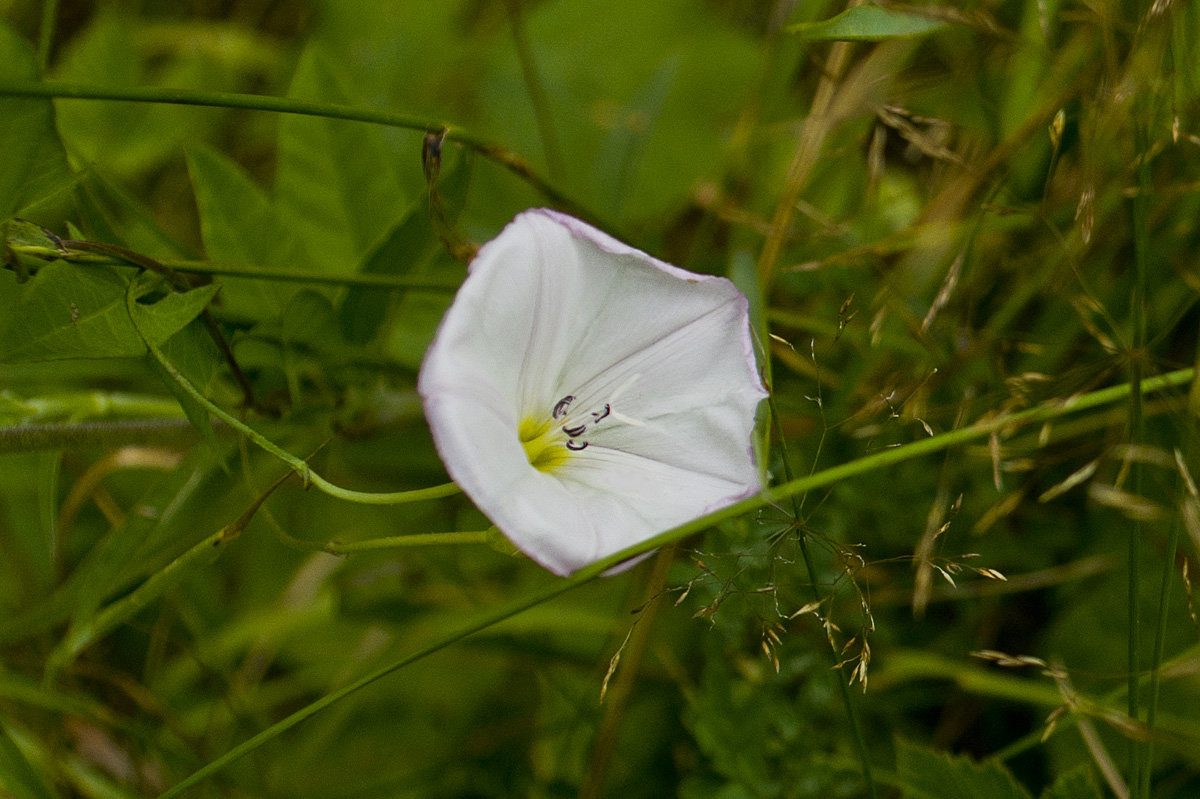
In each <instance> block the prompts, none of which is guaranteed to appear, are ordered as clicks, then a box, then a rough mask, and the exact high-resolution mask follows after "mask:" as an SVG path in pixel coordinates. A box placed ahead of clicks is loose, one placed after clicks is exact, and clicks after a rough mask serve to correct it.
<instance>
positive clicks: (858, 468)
mask: <svg viewBox="0 0 1200 799" xmlns="http://www.w3.org/2000/svg"><path fill="white" fill-rule="evenodd" d="M1194 376H1195V370H1194V369H1180V370H1178V371H1175V372H1169V373H1167V374H1163V375H1158V376H1156V377H1150V378H1145V379H1143V380H1142V383H1141V391H1142V393H1143V394H1150V393H1156V392H1159V391H1164V390H1166V389H1170V388H1178V387H1180V386H1183V385H1186V384H1188V383H1190V382H1191V381H1192V380H1193V378H1194ZM1130 390H1131V387H1130V385H1129V384H1128V383H1126V384H1122V385H1118V386H1112V387H1109V388H1104V389H1100V390H1098V391H1093V392H1090V393H1088V394H1080V395H1077V396H1074V397H1069V398H1067V399H1065V400H1061V401H1056V402H1048V403H1046V404H1043V405H1039V406H1037V407H1034V408H1028V409H1026V410H1022V411H1016V412H1012V413H1007V414H999V415H996V416H993V417H991V418H987V419H983V420H981V421H978V422H976V423H974V424H972V425H968V426H967V427H963V428H960V429H958V430H951V431H949V432H947V433H942V434H940V435H936V436H931V437H930V438H926V439H922V440H920V441H914V442H912V443H910V444H904V445H901V446H898V447H893V448H891V449H885V450H881V451H879V452H875V453H872V454H870V455H866V456H864V457H862V458H857V459H855V460H853V461H850V462H849V463H844V464H840V465H838V466H833V467H830V468H828V469H823V470H821V471H818V472H814V473H812V474H809V475H806V476H804V477H798V478H796V479H794V480H789V481H787V482H785V483H783V484H782V485H778V486H774V487H772V488H768V489H767V490H765V491H763V492H762V493H761V494H759V495H758V496H756V497H751V498H749V499H745V500H742V501H741V502H738V503H735V504H733V505H730V506H729V507H727V508H724V509H722V510H719V511H717V512H715V513H711V514H709V515H707V516H704V517H702V518H699V519H696V520H694V521H691V522H688V523H687V524H682V525H680V526H678V527H675V528H672V529H670V530H667V531H665V532H663V533H660V534H659V535H656V536H654V537H653V538H650V539H648V540H646V541H643V542H641V543H640V544H635V545H634V546H631V547H627V548H626V549H623V550H621V551H620V552H617V553H615V554H613V555H609V556H608V557H606V558H603V559H602V560H599V561H597V562H596V563H593V564H592V565H591V566H587V567H586V568H583V569H580V570H579V571H577V572H575V573H574V574H572V575H571V576H569V577H563V578H559V579H557V580H554V581H552V582H549V583H547V584H546V585H544V586H542V587H541V588H539V589H537V590H535V591H533V592H531V593H529V594H527V595H525V596H523V597H519V598H517V599H515V600H513V601H512V602H509V603H507V604H504V605H501V606H499V607H493V608H488V609H486V610H483V611H481V612H479V613H478V614H477V615H475V616H474V617H473V618H471V619H468V620H467V621H465V622H463V623H462V624H460V625H459V626H458V627H456V628H454V629H452V630H450V631H448V632H446V633H444V634H443V635H442V636H441V637H440V638H438V639H436V640H434V641H432V642H430V643H428V644H426V645H425V646H423V647H421V648H419V649H417V650H415V651H413V652H411V653H410V654H408V655H406V656H404V657H402V658H400V659H399V660H396V661H394V662H392V663H389V664H387V665H385V666H382V667H381V668H378V669H376V670H375V671H372V672H370V673H368V674H366V675H364V676H362V677H360V678H359V679H357V680H355V681H354V682H352V683H349V684H348V685H345V686H343V687H341V688H339V689H337V690H336V691H333V692H332V693H329V694H326V695H325V696H323V697H321V698H320V699H318V700H317V701H315V702H313V703H312V704H310V705H307V706H306V707H303V708H301V709H300V710H298V711H296V712H294V713H292V714H291V715H289V716H287V717H286V718H283V719H281V720H280V721H277V722H276V723H275V724H272V725H271V726H270V727H267V728H266V729H264V730H263V731H262V732H260V733H258V734H257V735H255V736H253V737H252V738H249V739H248V740H246V741H243V742H242V743H240V744H238V745H237V746H235V747H233V748H232V749H230V750H229V751H228V752H226V753H225V754H223V755H221V756H220V757H218V758H216V759H215V760H213V761H211V762H209V763H208V764H207V765H205V766H203V767H202V768H200V769H198V770H196V771H195V772H193V773H192V774H190V775H189V776H188V777H186V778H184V779H183V780H182V781H181V782H179V783H177V784H176V785H175V786H173V787H172V788H170V789H169V790H167V791H166V792H164V793H163V794H161V795H160V796H159V797H158V799H174V797H177V796H181V795H183V794H184V793H185V792H186V791H188V790H190V789H191V788H192V787H194V786H196V785H197V784H199V783H200V782H203V781H204V780H205V779H207V778H208V777H210V776H212V775H213V774H215V773H217V772H219V771H221V770H222V769H224V768H225V767H226V766H228V765H229V764H230V763H232V762H234V761H235V760H238V759H239V758H241V757H243V756H244V755H246V754H248V753H250V752H252V751H254V750H255V749H258V748H259V747H260V746H262V745H263V744H265V743H267V742H268V741H270V740H272V739H274V738H276V737H278V736H279V735H281V734H282V733H284V732H286V731H287V730H289V729H291V728H292V727H294V726H296V725H297V724H299V723H300V722H302V721H304V720H305V719H308V718H310V717H311V716H313V715H315V714H316V713H319V712H320V711H322V710H324V709H325V708H327V707H329V706H330V705H332V704H334V703H335V702H338V701H340V700H341V699H344V698H345V697H347V696H349V695H350V694H353V693H355V692H356V691H358V690H360V689H361V688H364V687H366V686H368V685H370V684H371V683H373V682H376V681H377V680H379V679H381V678H383V677H386V676H387V675H389V674H391V673H392V672H394V671H397V670H399V669H401V668H403V667H404V666H407V665H409V664H410V663H414V662H416V661H418V660H421V659H422V658H424V657H427V656H428V655H431V654H433V653H435V652H438V651H441V650H442V649H445V648H447V647H448V646H450V645H452V644H454V643H457V642H458V641H461V640H462V639H464V638H466V637H468V636H470V635H473V634H474V633H477V632H480V631H482V630H485V629H487V628H488V627H491V626H493V625H495V624H498V623H499V622H501V621H504V620H505V619H508V618H511V617H513V616H515V615H517V614H518V613H521V612H522V611H525V610H528V609H529V608H532V607H534V606H536V605H540V604H541V603H543V602H546V601H548V600H551V599H553V598H555V597H557V596H560V595H562V594H565V593H567V592H568V591H570V590H572V589H574V588H577V587H579V586H581V585H583V584H585V583H588V582H590V581H592V580H594V579H595V578H597V577H599V576H600V575H602V574H604V572H606V571H608V570H609V569H611V568H613V567H614V566H616V565H618V564H620V563H623V562H624V561H626V560H629V559H630V558H633V557H636V556H638V555H642V554H644V553H646V552H650V551H651V550H654V549H658V548H659V547H663V546H666V545H667V544H672V543H674V542H677V541H681V540H683V539H685V538H687V537H688V536H691V535H694V534H696V533H699V532H702V531H704V530H706V529H708V528H710V527H712V526H714V525H716V524H718V523H720V522H723V521H726V520H728V519H732V518H734V517H737V516H740V515H742V514H746V513H753V512H755V511H758V510H760V509H762V508H764V507H767V506H770V505H776V504H778V503H780V502H782V501H784V500H787V499H789V498H790V497H793V496H796V495H799V494H803V493H804V492H806V491H811V490H813V489H816V488H821V487H823V486H828V485H832V484H833V483H837V482H839V481H841V480H846V479H848V478H851V477H856V476H858V475H861V474H865V473H867V472H871V471H874V470H876V469H882V468H884V467H887V466H893V465H895V464H898V463H902V462H904V461H909V460H913V459H915V458H919V457H922V456H925V455H929V454H932V453H935V452H941V451H944V450H947V449H950V448H952V447H956V446H960V445H962V444H966V443H969V442H971V441H975V440H978V439H981V438H986V437H988V436H991V435H993V434H999V433H1001V432H1004V431H1008V430H1014V429H1016V428H1018V427H1020V426H1021V425H1025V424H1030V423H1036V422H1046V421H1049V420H1051V419H1056V418H1058V417H1061V416H1065V415H1067V414H1071V413H1075V412H1078V411H1084V410H1088V409H1091V408H1096V407H1100V406H1103V405H1108V404H1112V403H1114V402H1118V401H1120V400H1125V399H1128V398H1129V394H1130Z"/></svg>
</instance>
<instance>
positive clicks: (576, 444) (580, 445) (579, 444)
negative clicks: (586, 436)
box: [567, 440, 588, 452]
mask: <svg viewBox="0 0 1200 799" xmlns="http://www.w3.org/2000/svg"><path fill="white" fill-rule="evenodd" d="M587 445H588V443H587V442H586V441H575V440H571V441H568V442H567V449H569V450H572V451H574V452H579V450H581V449H587Z"/></svg>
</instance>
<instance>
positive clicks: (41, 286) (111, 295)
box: [0, 261, 219, 363]
mask: <svg viewBox="0 0 1200 799" xmlns="http://www.w3.org/2000/svg"><path fill="white" fill-rule="evenodd" d="M126 287H127V281H126V279H125V278H124V277H123V276H122V275H121V274H120V273H119V272H117V270H115V269H112V268H108V267H94V266H88V267H77V266H73V265H71V264H69V263H66V262H65V261H54V262H51V263H50V264H48V265H47V266H45V267H43V268H42V269H40V270H39V271H38V273H37V275H36V276H35V277H34V278H33V280H31V281H30V282H29V283H28V284H27V285H26V286H25V287H24V291H23V292H22V294H21V298H20V301H19V302H18V304H17V306H16V308H15V309H12V312H11V316H10V318H9V319H8V322H7V324H6V325H4V327H3V330H4V332H3V334H2V338H0V340H3V341H4V342H5V343H6V345H7V347H6V349H5V351H4V352H3V354H0V362H3V363H21V362H30V361H55V360H64V359H67V358H131V357H137V356H139V355H142V354H143V353H144V352H145V351H146V347H145V345H144V344H143V343H142V338H141V336H139V335H138V332H137V330H136V329H134V327H133V323H132V322H131V321H130V319H129V312H128V310H127V309H126V307H125V291H126ZM218 289H219V286H217V285H211V286H204V287H202V288H198V289H193V290H192V291H189V292H186V293H183V294H168V295H166V296H165V297H164V298H163V299H161V300H159V301H158V302H155V303H153V304H152V305H139V306H138V313H139V314H140V315H141V316H140V319H139V321H141V323H142V326H143V329H144V330H145V332H146V335H147V337H148V338H150V340H151V341H153V342H154V343H155V344H159V343H162V342H163V341H166V340H167V339H168V338H170V337H171V336H172V335H174V334H175V333H176V332H178V331H179V329H180V328H182V327H183V326H184V325H186V324H187V323H188V322H190V321H191V320H192V319H195V318H196V317H197V316H198V315H199V314H200V312H201V311H203V310H204V307H205V306H206V305H208V303H209V302H210V301H211V300H212V298H213V296H214V295H215V294H216V293H217V290H218Z"/></svg>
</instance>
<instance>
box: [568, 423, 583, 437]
mask: <svg viewBox="0 0 1200 799" xmlns="http://www.w3.org/2000/svg"><path fill="white" fill-rule="evenodd" d="M585 430H587V425H585V424H581V425H578V426H576V427H564V428H563V432H564V433H566V434H567V435H569V436H570V437H571V438H579V437H580V436H581V435H583V433H584V431H585Z"/></svg>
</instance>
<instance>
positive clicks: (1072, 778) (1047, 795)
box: [1041, 765, 1104, 799]
mask: <svg viewBox="0 0 1200 799" xmlns="http://www.w3.org/2000/svg"><path fill="white" fill-rule="evenodd" d="M1103 797H1104V794H1103V793H1102V792H1101V791H1100V788H1099V787H1098V786H1097V785H1096V778H1095V777H1094V776H1092V770H1091V768H1089V767H1088V766H1087V765H1082V766H1079V767H1078V768H1074V769H1071V770H1070V771H1068V772H1065V773H1064V774H1062V775H1060V776H1059V778H1058V779H1056V780H1055V781H1054V784H1053V785H1051V786H1050V787H1049V788H1047V789H1046V790H1045V791H1043V792H1042V796H1041V799H1103Z"/></svg>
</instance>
